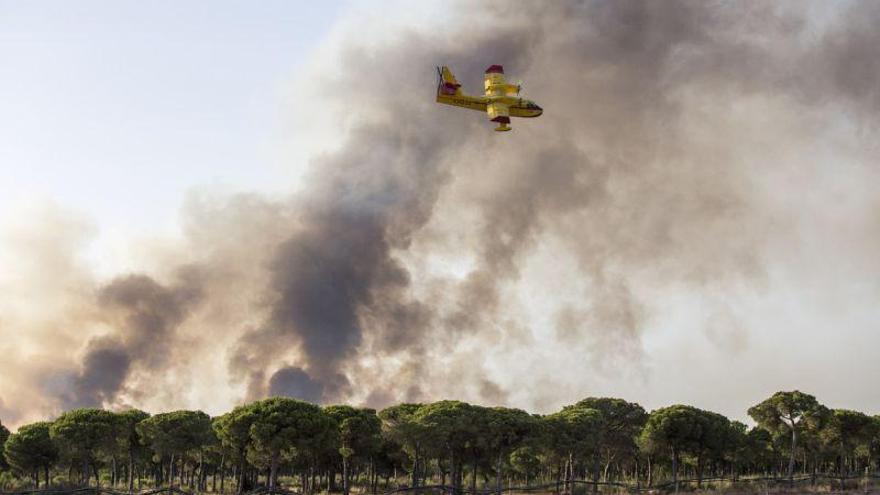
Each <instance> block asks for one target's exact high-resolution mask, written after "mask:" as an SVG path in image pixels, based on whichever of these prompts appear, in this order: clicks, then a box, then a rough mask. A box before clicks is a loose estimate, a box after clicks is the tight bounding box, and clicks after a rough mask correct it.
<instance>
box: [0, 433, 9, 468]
mask: <svg viewBox="0 0 880 495" xmlns="http://www.w3.org/2000/svg"><path fill="white" fill-rule="evenodd" d="M7 438H9V429H7V428H6V427H5V426H3V422H0V472H2V471H5V470H6V469H8V468H9V464H8V463H7V462H6V458H5V457H4V456H3V455H2V451H3V445H4V444H6V439H7Z"/></svg>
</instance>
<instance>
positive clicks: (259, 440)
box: [248, 397, 334, 486]
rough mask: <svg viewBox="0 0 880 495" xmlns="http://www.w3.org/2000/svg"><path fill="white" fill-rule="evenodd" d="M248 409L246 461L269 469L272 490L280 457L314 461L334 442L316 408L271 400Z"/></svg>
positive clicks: (331, 427)
mask: <svg viewBox="0 0 880 495" xmlns="http://www.w3.org/2000/svg"><path fill="white" fill-rule="evenodd" d="M251 407H252V408H253V412H254V415H255V417H254V420H253V422H252V424H251V427H250V444H249V446H248V460H249V461H251V462H252V463H253V464H255V465H258V466H259V465H267V466H268V467H270V468H271V469H272V474H271V476H270V479H271V480H270V485H271V486H274V484H275V482H276V473H277V469H278V466H279V464H280V462H281V460H282V457H285V458H294V457H297V458H299V459H298V460H300V461H303V460H313V459H316V458H317V457H318V456H319V455H320V454H321V452H322V450H323V449H324V448H325V446H326V445H327V444H328V443H329V440H331V439H332V438H333V433H334V424H333V422H332V420H331V419H330V417H329V416H328V415H327V414H325V413H324V411H322V410H321V408H320V407H319V406H316V405H315V404H311V403H308V402H304V401H301V400H296V399H289V398H283V397H274V398H271V399H266V400H263V401H259V402H256V403H254V404H252V406H251Z"/></svg>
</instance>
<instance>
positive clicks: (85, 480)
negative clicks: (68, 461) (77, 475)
mask: <svg viewBox="0 0 880 495" xmlns="http://www.w3.org/2000/svg"><path fill="white" fill-rule="evenodd" d="M82 469H83V470H82V483H83V484H84V485H85V486H89V480H90V479H91V478H92V475H91V473H89V459H88V458H87V457H84V458H83V465H82Z"/></svg>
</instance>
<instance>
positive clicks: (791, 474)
mask: <svg viewBox="0 0 880 495" xmlns="http://www.w3.org/2000/svg"><path fill="white" fill-rule="evenodd" d="M796 448H797V427H796V426H795V424H794V421H793V420H792V424H791V456H789V458H788V484H789V487H793V486H794V456H795V449H796Z"/></svg>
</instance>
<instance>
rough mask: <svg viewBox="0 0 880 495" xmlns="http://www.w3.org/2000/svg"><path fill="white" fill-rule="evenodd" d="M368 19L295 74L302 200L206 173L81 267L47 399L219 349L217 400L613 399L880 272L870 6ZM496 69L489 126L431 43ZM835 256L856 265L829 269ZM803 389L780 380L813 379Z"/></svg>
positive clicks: (460, 7)
mask: <svg viewBox="0 0 880 495" xmlns="http://www.w3.org/2000/svg"><path fill="white" fill-rule="evenodd" d="M364 16H366V17H368V18H369V16H370V14H368V13H359V14H358V16H357V17H358V22H352V21H349V22H343V23H342V24H341V25H340V26H339V29H337V31H336V32H335V34H334V37H333V38H332V39H331V40H328V45H327V47H326V48H325V50H324V51H322V52H321V54H322V57H320V58H319V59H317V60H316V62H314V63H313V65H312V66H310V68H309V70H308V71H307V76H306V77H305V78H304V80H303V81H300V82H299V83H298V86H297V94H298V95H301V97H300V98H298V101H299V102H308V101H311V102H315V103H314V110H315V111H314V112H312V114H313V115H314V121H312V120H309V122H308V124H305V125H306V126H307V127H310V128H314V129H303V136H310V135H309V134H308V133H307V131H310V132H318V133H319V134H318V135H320V128H321V126H322V125H323V124H322V122H323V120H322V119H328V121H330V122H332V123H329V124H328V125H327V126H325V129H324V130H325V134H324V136H333V137H332V139H331V140H330V142H328V141H327V140H325V141H323V142H324V143H325V145H326V146H325V147H324V149H321V150H320V153H315V154H314V156H313V158H312V159H311V161H310V162H309V172H308V173H307V174H306V175H305V176H304V178H303V179H302V185H301V187H300V188H299V190H300V192H298V193H297V194H296V195H294V196H292V197H290V198H285V199H284V200H280V201H278V200H270V199H268V198H262V197H260V196H258V195H246V196H236V197H232V198H228V197H212V196H210V195H204V196H201V195H198V194H195V193H194V195H193V196H192V198H191V200H190V201H189V202H188V203H187V205H185V207H184V209H183V219H182V222H183V224H184V226H185V227H184V240H183V241H181V242H180V243H179V245H175V246H174V247H171V248H167V249H163V250H161V252H159V253H157V254H156V256H155V259H156V260H157V262H156V263H155V266H153V267H151V268H150V269H149V270H145V273H144V274H133V275H120V276H119V277H117V278H115V279H113V280H111V281H109V282H108V283H104V284H100V283H97V282H95V281H94V280H91V279H90V280H89V281H88V283H86V284H83V285H82V287H87V288H88V290H85V289H76V290H73V291H72V292H74V293H76V294H77V296H76V300H77V301H78V303H77V305H76V307H77V308H78V309H77V311H72V310H70V309H69V308H68V309H63V310H59V311H57V312H55V313H54V314H55V318H57V320H58V322H59V323H62V324H64V325H67V326H72V327H77V326H80V327H83V328H89V329H90V330H89V331H88V332H85V331H84V332H82V333H80V334H79V335H80V336H81V337H79V338H76V337H74V338H72V340H71V341H72V342H76V344H77V345H78V347H77V348H78V349H79V350H80V352H79V354H77V357H76V359H75V360H74V361H73V362H68V363H65V364H63V365H59V366H40V367H34V371H33V373H32V374H31V375H32V376H35V377H39V378H36V380H37V381H40V380H42V381H43V383H42V390H45V391H49V393H55V394H56V395H57V401H58V402H57V403H56V407H57V406H59V405H60V406H61V407H73V406H78V405H100V404H104V405H119V404H121V403H138V404H143V403H148V404H160V405H164V404H166V403H168V407H169V408H170V407H172V404H170V403H169V401H170V402H174V401H175V400H184V399H174V398H173V397H179V396H181V395H183V394H176V395H175V394H174V393H173V392H174V390H175V387H177V389H176V390H178V391H185V390H187V389H186V387H193V388H197V386H196V384H197V383H199V382H200V381H201V380H202V378H204V377H202V378H200V375H199V373H208V372H206V371H203V370H205V369H211V368H212V367H216V366H219V367H220V368H221V369H224V372H222V373H213V375H212V376H213V378H212V379H211V380H212V381H211V383H212V385H211V387H213V388H210V390H211V391H217V390H219V391H221V393H222V394H224V397H225V398H226V399H225V402H224V403H222V404H220V405H218V407H221V406H222V407H226V406H229V405H231V404H233V403H235V402H238V401H241V400H247V399H255V398H259V397H264V396H266V395H270V394H271V395H286V396H292V397H298V398H302V399H306V400H313V401H321V402H338V401H351V402H361V403H366V404H369V405H371V406H373V407H381V406H384V405H387V404H388V403H391V402H395V401H403V400H431V399H436V398H444V397H456V398H462V399H466V400H473V401H477V402H486V403H513V404H514V405H517V406H520V407H528V408H536V409H538V410H549V409H551V408H553V407H555V406H557V405H560V404H562V403H564V402H571V401H573V400H575V399H577V398H579V397H580V395H582V394H592V395H622V394H623V392H625V393H629V394H631V395H632V396H631V397H630V399H633V400H640V399H641V397H640V396H641V395H644V396H647V399H645V401H646V402H647V403H648V405H649V406H651V405H660V404H663V403H665V402H666V401H669V400H676V397H677V396H676V394H679V393H681V391H680V390H679V389H676V388H675V384H676V383H682V381H684V380H692V382H691V383H694V384H697V383H703V382H702V381H701V380H706V381H710V380H713V379H715V380H718V379H719V376H724V373H722V372H721V371H718V372H717V373H713V372H707V373H705V374H704V375H705V376H701V377H694V376H692V374H689V373H687V371H685V370H684V365H683V364H681V365H679V364H676V362H677V361H676V360H679V359H680V360H683V361H687V362H688V364H689V365H693V366H707V367H708V368H707V369H713V370H714V369H715V368H717V367H718V365H717V364H713V362H714V363H722V366H724V365H729V366H736V367H738V369H739V368H742V369H743V370H744V371H743V373H745V374H747V375H748V374H750V373H755V374H758V373H760V371H759V369H761V366H757V365H754V363H765V362H769V361H770V360H771V359H777V358H778V356H777V355H775V354H774V353H773V351H772V349H777V348H778V346H781V345H783V344H782V343H783V342H789V341H791V337H792V335H793V334H797V333H798V332H806V333H809V334H811V335H812V334H814V333H818V332H820V330H819V329H817V328H812V327H811V326H810V325H807V324H804V325H803V326H801V327H791V328H780V327H781V326H782V325H777V324H779V323H780V322H779V321H778V320H776V319H774V317H773V316H772V315H771V313H772V312H771V311H769V310H767V309H766V308H767V307H768V306H771V307H778V308H781V309H780V313H779V314H789V313H786V312H785V311H789V310H790V306H789V304H790V303H789V300H788V299H787V298H788V297H789V296H788V295H787V294H790V293H791V291H795V292H796V293H797V294H798V295H797V296H791V297H803V298H804V300H807V299H808V298H810V297H819V296H814V295H810V294H805V293H801V292H797V291H799V290H801V288H803V287H804V286H808V285H811V284H818V285H820V286H821V285H822V284H827V283H831V284H833V283H834V281H835V280H839V277H841V276H844V277H845V276H853V277H855V278H856V279H858V280H863V281H865V283H866V284H869V285H870V286H871V287H873V288H874V289H873V290H874V291H876V290H877V285H876V275H878V274H880V264H877V263H876V261H871V260H872V259H873V258H872V256H871V254H870V253H872V252H875V251H876V249H877V248H878V247H880V235H877V234H878V232H880V231H878V229H877V228H876V224H877V218H878V215H877V211H880V204H878V202H877V201H876V198H875V197H874V194H872V192H871V191H870V190H867V189H864V188H863V186H859V184H865V183H876V182H872V181H875V180H876V179H877V173H878V172H877V170H876V167H874V166H873V164H874V162H875V161H876V157H877V151H878V150H877V148H876V144H873V143H876V137H877V136H876V134H877V124H878V121H877V116H878V111H880V96H878V92H877V90H876V81H877V80H878V79H880V59H878V57H877V55H876V54H875V51H876V50H872V49H871V48H870V47H874V46H877V44H878V43H877V42H878V41H880V40H878V39H877V38H878V34H877V30H876V29H875V28H874V26H876V24H877V22H880V8H878V7H877V6H876V5H874V4H871V3H859V2H855V3H852V4H846V5H843V4H835V5H833V6H831V5H829V4H826V3H820V2H815V3H811V2H776V3H762V4H749V5H742V4H737V5H730V4H726V3H719V2H690V1H680V2H664V3H662V4H660V3H651V2H641V1H585V2H580V1H579V2H561V1H560V2H552V3H541V4H540V5H539V4H536V3H531V2H522V3H517V2H514V3H513V4H511V3H510V2H489V3H481V4H479V5H476V4H472V3H451V4H450V3H448V2H446V3H444V15H443V16H438V17H437V18H436V19H434V18H431V20H425V19H421V20H420V21H419V22H417V23H416V24H414V25H409V24H408V23H407V21H405V20H397V21H396V20H394V19H378V18H375V19H374V18H369V19H367V20H374V21H376V25H380V26H382V29H379V30H377V31H376V32H373V31H372V30H371V29H369V28H365V27H364V26H370V25H371V24H370V22H366V21H365V19H364V18H363V17H364ZM377 29H378V28H377ZM379 31H381V33H380V32H379ZM495 63H498V64H503V65H504V67H505V71H506V72H507V73H508V74H509V77H511V78H512V79H514V80H515V79H520V78H521V79H522V80H523V81H525V83H524V86H523V93H524V95H526V96H527V97H529V98H532V99H534V100H535V101H536V102H537V103H538V104H540V105H541V106H542V107H543V108H544V115H543V116H542V117H540V118H539V119H534V120H526V119H515V120H514V122H513V127H514V130H513V132H511V133H507V134H500V133H493V132H492V130H491V128H492V126H491V124H490V123H489V122H487V119H486V117H485V116H484V115H481V114H479V113H477V112H469V111H467V110H463V109H455V108H449V107H442V106H439V105H437V104H435V103H434V102H433V91H434V85H435V80H434V77H435V74H434V73H433V72H432V71H433V66H434V65H441V64H447V65H450V66H451V68H452V69H453V71H454V72H455V74H456V76H457V77H458V78H459V80H460V82H462V83H463V89H465V90H466V91H468V92H479V91H480V90H481V88H482V72H483V70H484V69H485V67H487V66H488V65H491V64H495ZM353 92H354V93H356V94H354V93H353ZM299 113H300V114H302V113H303V112H302V109H299ZM305 113H306V114H309V112H305ZM316 129H317V130H316ZM302 139H306V138H302ZM319 141H320V140H319ZM302 144H303V143H302V142H299V143H298V144H297V145H302ZM829 164H830V165H829ZM832 166H833V167H838V168H837V169H834V170H832V169H830V168H823V167H832ZM836 171H844V172H847V173H850V174H852V176H853V177H854V179H852V180H851V181H849V180H845V179H839V178H835V177H836V174H837V173H839V172H836ZM844 196H846V197H847V198H848V199H847V200H846V201H845V202H844V203H834V198H840V197H844ZM840 218H846V219H847V220H848V222H849V223H848V229H847V230H846V231H845V232H841V231H839V230H835V225H836V224H837V221H838V220H839V219H840ZM872 226H873V227H872ZM835 236H836V237H835ZM829 238H833V239H836V240H837V243H834V242H832V241H829V240H828V239H829ZM829 253H830V254H829ZM829 255H832V256H840V257H847V258H848V259H850V260H852V261H851V262H850V264H849V265H846V266H838V267H828V266H825V265H823V264H821V263H817V260H821V259H823V258H824V257H826V256H829ZM834 270H849V271H847V272H846V273H837V272H835V271H834ZM62 292H64V291H62ZM68 292H70V291H68ZM873 294H876V292H873ZM819 299H820V301H818V303H817V304H816V305H811V304H809V305H808V306H811V307H815V308H826V309H827V311H828V312H827V313H816V314H815V315H813V316H814V318H813V319H814V320H815V321H822V318H825V317H827V318H830V319H832V320H833V315H835V314H837V311H838V310H837V309H835V308H839V306H835V304H836V303H835V302H834V301H833V300H832V299H833V296H831V295H822V296H821V297H819ZM83 301H87V302H83ZM866 301H871V296H870V295H869V294H868V293H859V294H857V295H855V296H854V298H853V299H850V300H849V301H848V302H847V304H853V305H854V307H858V308H863V307H866V306H861V304H862V303H865V304H867V302H866ZM83 306H85V307H86V309H85V310H82V308H83ZM815 311H819V312H821V311H825V309H816V310H815ZM779 318H781V317H779ZM0 324H2V321H0ZM771 326H772V328H771ZM6 328H11V327H8V326H7V325H4V326H2V327H0V332H8V331H12V330H5V329H6ZM853 328H854V330H853V332H855V333H856V334H857V333H858V328H859V327H858V326H856V327H853ZM859 338H861V337H859ZM875 343H876V342H875ZM762 346H763V347H762ZM49 348H50V346H47V347H46V348H45V349H46V351H47V352H48V349H49ZM746 351H749V352H746ZM813 352H818V351H814V350H811V348H809V347H808V346H806V344H804V347H803V348H802V349H801V350H800V354H802V355H813V354H811V353H813ZM703 360H705V361H703ZM713 366H715V367H713ZM799 366H800V365H799V364H797V363H796V362H794V361H792V362H791V363H790V366H789V368H790V369H791V373H790V374H781V375H777V376H775V377H774V378H776V379H778V381H777V382H773V383H774V384H787V383H788V381H787V380H789V379H792V377H797V376H799V375H798V373H797V371H796V370H798V369H800V368H799ZM859 366H861V365H859ZM865 366H868V365H865ZM874 366H876V365H874ZM59 368H60V369H59ZM751 370H754V371H751ZM859 370H861V368H859ZM862 371H864V370H862ZM862 371H860V372H862ZM153 372H157V373H160V375H161V374H162V373H164V374H165V375H166V377H165V378H164V379H162V381H160V383H158V384H155V383H154V384H150V383H149V382H148V380H147V379H146V377H147V376H148V375H149V373H153ZM849 372H852V373H855V372H856V371H855V369H852V370H850V371H849ZM657 373H660V374H659V375H657V376H658V377H659V378H651V375H652V374H655V375H656V374H657ZM800 376H802V375H800ZM59 377H60V378H59ZM713 377H714V378H713ZM744 381H745V382H748V381H751V382H752V383H758V382H761V381H762V380H761V379H760V378H758V377H757V376H752V375H749V379H748V380H744ZM809 385H810V384H806V385H804V384H797V383H794V384H793V385H792V386H798V387H801V388H809V389H811V390H816V389H821V388H822V387H824V386H826V382H823V381H817V382H816V384H815V387H811V386H809ZM832 385H833V384H832V382H831V381H829V382H828V383H827V386H828V387H829V390H832V389H833V387H832ZM786 386H787V385H786ZM779 388H782V387H781V385H780V387H779ZM701 389H702V387H700V386H699V385H693V386H692V387H691V390H690V393H692V394H695V395H694V397H695V398H694V399H691V400H690V402H692V403H698V404H699V405H702V406H704V407H708V406H712V408H714V409H717V410H721V411H726V412H729V413H730V414H732V415H734V416H737V415H738V416H742V411H739V410H738V409H735V408H737V407H740V405H741V404H742V403H749V402H748V401H749V400H752V399H753V398H756V397H760V396H761V394H762V393H763V389H762V390H761V391H757V392H756V391H755V390H752V389H748V390H747V389H745V388H743V389H738V390H736V391H734V392H731V393H730V394H726V395H725V396H724V398H723V399H719V398H717V397H715V396H714V395H710V394H709V392H701V391H700V390H701ZM707 390H708V388H707ZM10 393H12V388H8V389H6V388H0V395H2V397H0V398H2V399H3V402H0V404H6V407H13V406H10V404H11V401H12V396H11V395H9V394H10ZM211 393H213V392H211ZM204 394H205V395H204V396H194V397H190V398H189V399H186V400H188V401H189V402H186V403H184V404H181V403H179V402H174V403H173V407H181V406H186V405H188V406H192V407H196V406H199V407H205V406H204V405H203V404H204V401H207V399H205V398H204V397H207V396H208V395H209V392H208V391H206V392H204ZM651 394H653V395H651ZM158 398H161V399H158ZM684 400H687V399H684ZM872 400H874V401H875V402H873V403H871V406H873V407H875V408H876V407H880V402H878V401H880V399H878V398H876V397H875V398H874V399H872ZM713 401H722V402H713ZM728 401H729V402H728ZM41 407H42V409H41V410H47V409H51V406H50V405H45V404H43V405H41ZM853 407H854V406H853Z"/></svg>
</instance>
